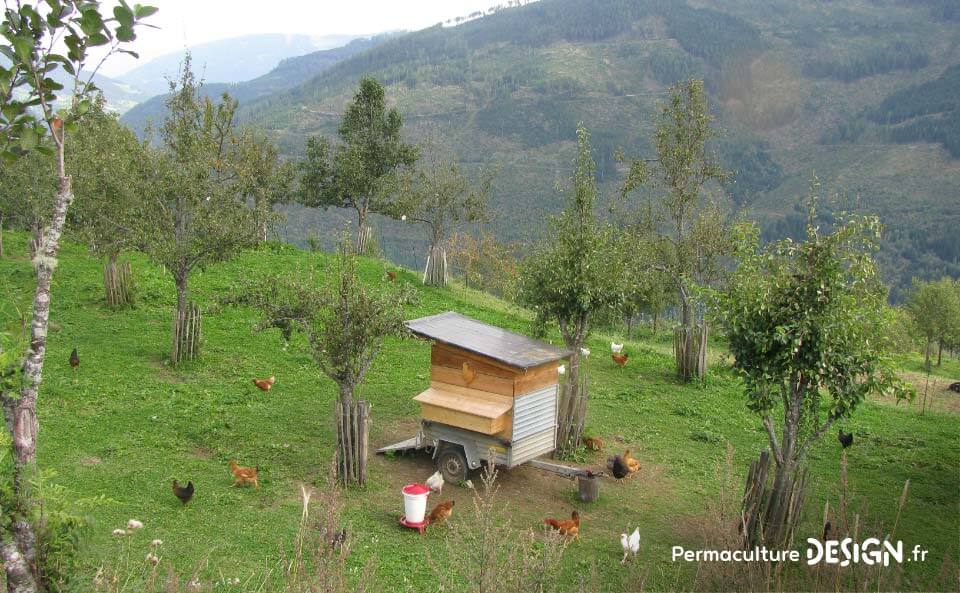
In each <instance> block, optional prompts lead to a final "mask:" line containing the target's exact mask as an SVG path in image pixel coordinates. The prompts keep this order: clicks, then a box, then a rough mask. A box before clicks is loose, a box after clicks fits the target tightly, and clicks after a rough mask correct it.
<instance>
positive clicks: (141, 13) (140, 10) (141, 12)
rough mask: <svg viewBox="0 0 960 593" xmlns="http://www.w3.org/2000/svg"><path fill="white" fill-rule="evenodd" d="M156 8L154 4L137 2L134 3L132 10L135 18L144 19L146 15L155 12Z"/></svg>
mask: <svg viewBox="0 0 960 593" xmlns="http://www.w3.org/2000/svg"><path fill="white" fill-rule="evenodd" d="M158 10H159V8H157V7H156V6H141V5H139V4H135V5H134V7H133V12H134V14H135V15H137V20H140V19H145V18H147V17H148V16H151V15H153V14H156V13H157V11H158Z"/></svg>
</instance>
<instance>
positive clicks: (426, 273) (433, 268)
mask: <svg viewBox="0 0 960 593" xmlns="http://www.w3.org/2000/svg"><path fill="white" fill-rule="evenodd" d="M447 279H448V274H447V250H446V249H444V248H443V246H442V245H431V246H430V251H429V254H428V255H427V265H426V267H425V268H424V270H423V283H424V284H427V285H429V286H440V287H443V286H446V285H447Z"/></svg>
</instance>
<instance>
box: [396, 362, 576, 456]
mask: <svg viewBox="0 0 960 593" xmlns="http://www.w3.org/2000/svg"><path fill="white" fill-rule="evenodd" d="M430 362H431V367H430V389H428V390H427V391H424V392H423V393H421V394H420V395H418V396H417V397H416V398H414V399H415V400H416V401H418V402H419V403H420V408H421V417H422V418H423V419H424V420H431V421H434V422H440V423H443V424H448V425H451V426H457V427H459V428H464V429H467V430H472V431H475V432H480V433H483V434H488V435H497V436H498V437H501V438H507V439H509V438H510V436H511V434H512V428H513V423H512V418H513V409H514V398H516V397H519V396H522V395H525V394H529V393H533V392H535V391H542V390H544V389H545V388H549V387H552V386H554V387H555V386H556V384H557V378H558V374H557V363H556V362H555V361H554V362H550V363H547V364H543V365H540V366H537V367H533V368H530V369H522V368H517V367H512V366H510V365H507V364H504V363H501V362H499V361H496V360H494V359H491V358H487V357H484V356H480V355H477V354H474V353H472V352H469V351H466V350H463V349H460V348H456V347H454V346H449V345H446V344H439V343H435V344H434V345H433V349H432V351H431V356H430ZM464 365H466V366H464ZM552 393H554V394H555V393H556V390H555V389H554V390H553V391H552Z"/></svg>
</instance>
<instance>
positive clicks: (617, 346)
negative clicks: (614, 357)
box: [610, 342, 623, 354]
mask: <svg viewBox="0 0 960 593" xmlns="http://www.w3.org/2000/svg"><path fill="white" fill-rule="evenodd" d="M621 350H623V344H617V343H616V342H610V352H613V353H614V354H620V351H621Z"/></svg>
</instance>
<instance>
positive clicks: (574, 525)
mask: <svg viewBox="0 0 960 593" xmlns="http://www.w3.org/2000/svg"><path fill="white" fill-rule="evenodd" d="M543 524H544V525H549V526H550V527H552V528H553V529H556V530H557V531H559V532H560V535H563V536H565V537H567V538H573V539H580V513H578V512H577V511H573V513H571V514H570V519H568V520H566V521H557V520H556V519H544V520H543Z"/></svg>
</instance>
